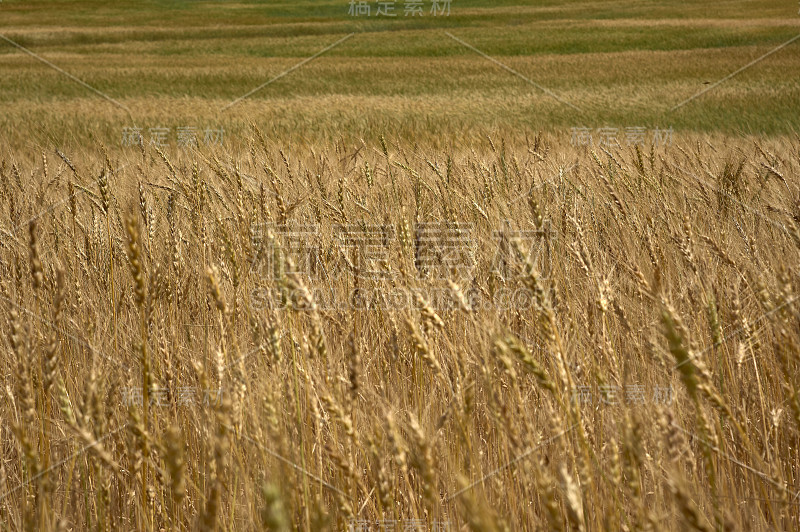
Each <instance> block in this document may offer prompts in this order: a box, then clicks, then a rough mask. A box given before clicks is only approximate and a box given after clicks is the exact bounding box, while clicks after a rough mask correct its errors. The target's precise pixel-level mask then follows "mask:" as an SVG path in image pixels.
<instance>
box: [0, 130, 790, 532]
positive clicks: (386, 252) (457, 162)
mask: <svg viewBox="0 0 800 532" xmlns="http://www.w3.org/2000/svg"><path fill="white" fill-rule="evenodd" d="M249 144H250V147H249V149H248V150H243V151H242V152H241V153H231V152H225V151H224V150H212V149H210V148H204V147H200V148H195V149H192V150H184V151H178V150H172V151H170V152H169V153H166V152H164V151H162V150H160V149H158V148H157V147H154V146H150V145H147V144H146V143H142V144H141V146H140V148H139V149H136V150H133V151H127V152H121V151H118V150H117V151H111V152H108V151H104V150H98V152H99V154H100V156H96V157H83V156H82V157H80V158H77V157H76V158H73V156H71V154H69V153H64V152H61V151H58V152H56V151H54V152H52V153H48V152H42V153H36V154H30V156H25V157H19V154H16V155H14V154H7V153H6V154H3V157H2V160H3V163H2V164H0V246H2V255H0V257H1V258H2V262H0V266H1V267H2V281H0V299H2V302H3V307H4V309H5V310H4V312H3V314H2V323H1V325H2V330H3V350H2V353H3V354H2V370H3V374H4V382H5V387H4V390H3V395H4V401H3V402H2V403H0V405H1V406H0V413H1V415H2V419H3V439H2V441H3V448H2V458H3V459H2V462H1V463H0V493H2V499H0V516H1V517H0V522H2V523H3V528H4V529H9V530H51V529H61V530H85V529H102V530H120V529H123V530H132V529H140V530H195V529H199V530H261V529H270V530H287V529H292V528H296V529H304V530H379V529H382V530H395V529H397V530H410V529H415V530H463V529H470V530H538V529H546V530H567V529H570V530H600V529H603V530H619V529H622V530H642V529H647V530H686V529H695V530H716V529H724V530H775V529H784V530H789V529H793V528H796V527H797V526H798V518H799V517H800V511H799V510H798V508H800V506H799V505H798V502H799V500H798V490H797V485H798V481H797V478H798V464H799V463H800V462H799V461H798V460H799V459H800V454H799V453H800V451H799V450H798V446H797V442H798V426H800V402H799V401H800V398H799V397H798V388H797V387H798V383H800V375H799V374H798V367H799V366H798V364H800V356H799V355H800V338H799V337H798V319H799V318H800V316H798V312H797V304H796V300H797V298H798V296H797V286H798V284H799V283H800V280H798V271H797V268H796V265H797V256H798V253H800V202H798V195H797V182H796V176H797V172H798V169H799V168H800V150H798V143H797V139H790V140H773V141H767V140H763V139H749V140H744V139H742V140H740V141H739V142H738V143H736V144H734V143H728V144H727V145H721V144H716V145H715V144H712V143H710V142H709V141H708V138H707V137H705V136H698V137H696V138H692V139H683V141H676V142H675V143H674V144H673V145H668V146H661V147H655V146H653V145H652V144H650V145H649V146H647V145H643V146H639V145H635V146H617V147H609V148H608V149H607V148H605V147H593V148H592V147H570V146H569V143H568V142H564V140H563V139H554V138H551V137H549V136H547V135H539V136H536V137H534V138H530V139H528V141H525V140H520V139H516V140H513V141H512V140H511V139H509V140H508V141H506V140H504V139H502V138H491V137H489V138H486V139H483V140H481V141H479V142H477V144H476V145H475V146H474V147H473V148H472V149H469V150H463V151H458V150H457V149H453V150H437V149H433V148H420V147H418V148H411V147H409V146H408V145H406V144H405V143H404V142H399V143H395V142H391V141H388V140H385V139H383V137H381V138H380V139H379V141H377V142H375V143H366V142H362V143H350V144H348V143H345V142H344V141H342V142H339V143H332V144H329V145H316V146H315V147H314V148H310V149H305V150H300V149H294V148H291V147H289V146H286V145H283V144H282V143H280V142H278V141H275V140H271V139H265V138H264V136H263V135H262V134H261V132H260V131H259V130H258V129H257V128H256V127H253V129H252V132H251V136H250V140H249ZM43 206H53V207H52V208H49V209H43Z"/></svg>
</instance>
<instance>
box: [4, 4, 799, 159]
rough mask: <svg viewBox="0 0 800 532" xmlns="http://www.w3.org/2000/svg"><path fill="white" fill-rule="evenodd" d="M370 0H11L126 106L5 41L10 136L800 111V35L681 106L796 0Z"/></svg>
mask: <svg viewBox="0 0 800 532" xmlns="http://www.w3.org/2000/svg"><path fill="white" fill-rule="evenodd" d="M369 5H370V6H371V13H370V15H369V16H367V15H359V16H355V15H351V14H349V10H350V9H351V7H350V4H349V2H348V1H346V0H335V1H314V2H311V1H305V2H304V1H291V2H288V1H287V2H268V3H262V2H237V3H219V2H137V3H135V4H134V3H131V4H127V3H122V2H115V3H109V2H87V1H83V2H78V1H68V2H67V1H62V2H58V1H41V2H26V1H13V0H12V1H8V0H6V1H4V2H2V4H0V34H2V35H3V36H5V37H6V39H9V40H11V41H13V42H15V43H17V44H19V45H20V46H23V47H25V48H26V49H28V50H30V51H31V52H32V53H34V54H37V55H38V56H40V57H41V58H43V59H45V60H47V61H49V62H51V63H52V64H54V65H56V66H57V67H59V68H60V69H63V71H65V72H68V73H70V74H72V75H74V76H75V77H76V78H78V79H80V80H82V81H84V82H85V83H86V84H88V85H90V86H91V87H94V88H95V89H96V90H98V91H100V92H102V93H103V94H105V95H107V96H108V98H110V99H113V100H115V101H116V102H119V104H121V105H122V106H123V107H124V108H125V109H123V108H122V107H120V106H118V105H116V104H114V103H112V102H110V101H108V100H106V99H103V97H101V96H100V95H98V94H96V93H94V92H92V91H90V90H89V89H87V88H86V87H84V86H82V85H81V84H79V83H77V82H75V81H74V80H72V79H70V78H68V77H67V76H65V75H64V74H63V73H62V72H59V71H57V70H56V69H54V68H51V67H50V66H48V65H46V64H43V63H42V62H41V61H38V60H36V59H35V58H33V57H31V55H29V54H27V53H25V52H23V51H22V50H20V49H19V48H17V47H15V46H13V45H12V44H11V43H10V42H8V41H7V40H3V39H0V71H2V72H3V74H4V75H3V76H2V77H0V139H2V142H4V143H6V144H9V145H14V146H23V145H26V144H27V145H29V147H33V146H44V145H52V144H56V145H59V146H61V147H65V148H69V147H70V146H74V147H81V146H84V145H85V143H86V142H90V143H95V144H97V143H102V144H104V145H106V146H115V145H116V146H119V145H120V144H121V141H122V130H123V128H125V127H139V128H142V129H143V130H145V131H147V130H148V129H149V128H159V127H163V128H171V129H174V128H178V127H187V126H188V127H197V128H201V129H205V128H216V129H224V130H225V131H226V140H227V141H228V142H230V143H233V144H235V143H237V142H238V141H241V139H242V138H243V137H246V136H247V134H248V131H249V128H248V127H247V124H248V123H249V122H254V123H256V124H257V125H258V126H259V128H260V129H261V130H262V131H264V132H265V134H266V135H268V136H273V137H281V138H290V137H291V138H292V139H293V140H297V141H302V140H307V141H309V142H313V141H314V140H315V139H320V138H325V139H336V138H339V137H341V136H345V137H351V138H353V139H357V138H359V137H367V138H371V139H372V140H374V139H376V138H377V137H378V136H379V135H381V134H384V135H387V136H391V137H395V138H397V139H411V140H413V141H416V142H425V143H433V144H439V143H446V142H447V141H448V140H450V141H452V140H457V141H459V142H463V141H466V140H467V139H468V138H470V137H473V136H477V137H484V136H485V135H486V134H499V133H504V134H515V135H525V134H526V133H529V132H536V131H548V132H550V133H555V134H563V135H567V136H569V134H570V129H571V128H573V127H579V126H586V127H589V128H598V127H605V126H608V127H618V128H623V127H630V126H643V127H648V128H656V127H660V128H667V127H672V128H674V129H675V130H676V131H678V132H682V133H685V134H691V133H722V134H725V135H769V136H782V135H787V134H788V135H792V134H794V133H796V132H797V131H798V129H799V128H798V124H800V84H799V83H798V80H800V53H798V47H800V42H798V41H794V42H792V43H791V44H789V45H787V46H786V47H785V48H783V49H781V50H778V51H776V52H775V53H773V54H772V55H770V56H769V57H767V58H765V59H763V60H762V61H760V62H758V63H756V64H754V65H753V66H751V67H749V68H747V69H745V70H744V71H742V72H741V73H739V74H738V75H736V76H734V77H733V78H731V79H729V80H727V81H725V82H724V83H722V84H720V85H719V86H716V87H714V88H713V89H712V90H709V91H708V92H707V93H706V94H703V95H702V96H700V97H698V98H696V99H694V100H692V101H690V102H689V103H686V104H685V105H683V106H681V107H679V108H677V109H674V110H672V108H673V107H674V106H676V105H678V104H680V103H682V102H684V101H685V100H687V99H689V98H691V97H692V96H693V95H696V94H697V93H698V92H700V91H702V90H704V89H707V88H709V87H711V86H712V84H714V83H716V82H717V81H718V80H720V79H723V78H724V77H726V76H728V75H729V74H731V73H733V72H735V71H737V70H738V69H740V68H742V67H743V66H745V65H747V64H748V63H750V62H752V61H754V60H756V59H758V58H759V57H760V56H762V55H764V54H766V53H768V52H770V51H771V50H774V49H775V48H776V47H778V46H780V45H781V44H784V43H786V42H788V41H789V40H791V39H792V38H794V37H795V36H797V35H798V34H800V16H798V14H797V9H798V6H796V5H794V4H792V3H791V2H780V1H758V2H745V1H730V2H718V1H717V2H709V1H701V2H692V3H686V2H651V1H634V2H615V1H612V2H587V1H575V2H553V1H548V2H535V3H533V2H529V3H525V2H511V1H502V2H480V1H463V0H462V1H454V2H452V3H451V4H450V9H449V11H450V12H449V15H447V16H444V15H442V14H441V13H439V15H438V16H434V15H433V14H432V13H431V12H430V8H431V3H430V2H425V3H423V12H422V14H421V16H405V15H404V3H403V2H396V3H395V13H396V14H397V16H396V17H394V18H390V17H386V16H377V15H376V10H377V4H376V3H374V2H371V3H369ZM448 33H449V34H450V35H448ZM351 34H352V35H351ZM348 35H351V36H350V38H347V39H345V40H344V41H343V42H341V43H340V44H338V45H336V46H335V47H333V48H331V49H329V50H327V51H325V52H324V53H323V54H322V55H320V56H319V57H316V58H315V59H314V60H313V61H309V62H307V63H305V64H303V65H302V66H300V67H299V68H297V69H296V70H293V71H292V72H290V73H289V74H287V75H285V76H284V77H282V78H280V79H278V80H276V81H274V82H273V83H271V84H269V85H267V86H266V87H264V88H263V89H261V90H259V91H258V92H256V93H254V94H252V95H251V96H250V97H248V98H247V99H245V100H242V101H240V102H239V103H237V104H236V105H234V106H232V107H229V108H227V109H225V108H226V106H227V105H229V104H230V103H231V102H232V101H234V100H236V99H237V98H239V97H241V96H243V95H244V94H246V93H248V92H250V91H251V90H253V89H254V88H256V87H258V86H260V85H262V84H264V83H265V82H267V81H269V80H270V79H272V78H274V77H275V76H278V75H279V74H281V73H284V72H285V71H286V70H288V69H291V68H293V67H295V66H296V65H298V63H300V62H301V61H304V60H306V59H308V58H310V57H312V56H314V55H315V54H317V53H319V52H321V51H322V50H324V49H326V48H327V47H329V46H330V45H332V44H334V43H336V42H337V41H340V40H341V39H343V38H345V37H347V36H348ZM459 41H460V42H459ZM470 47H474V49H471V48H470ZM476 50H478V51H480V52H481V53H483V54H485V55H486V56H489V57H491V58H492V59H494V60H496V61H497V62H499V63H502V65H505V66H506V67H508V68H509V69H513V70H514V71H516V72H518V73H519V74H520V75H521V76H524V77H525V78H527V80H529V81H530V82H529V81H526V80H525V79H522V78H521V77H519V76H516V75H514V74H513V73H511V72H509V71H508V70H507V69H505V68H503V66H501V65H499V64H497V63H494V62H492V61H491V60H490V59H488V58H487V57H484V56H483V55H481V53H479V52H478V51H476ZM542 89H546V90H547V91H551V93H552V95H555V96H557V98H555V97H553V96H552V95H550V94H547V93H545V92H544V91H543V90H542ZM145 140H147V139H145ZM172 143H173V144H175V139H172Z"/></svg>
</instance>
